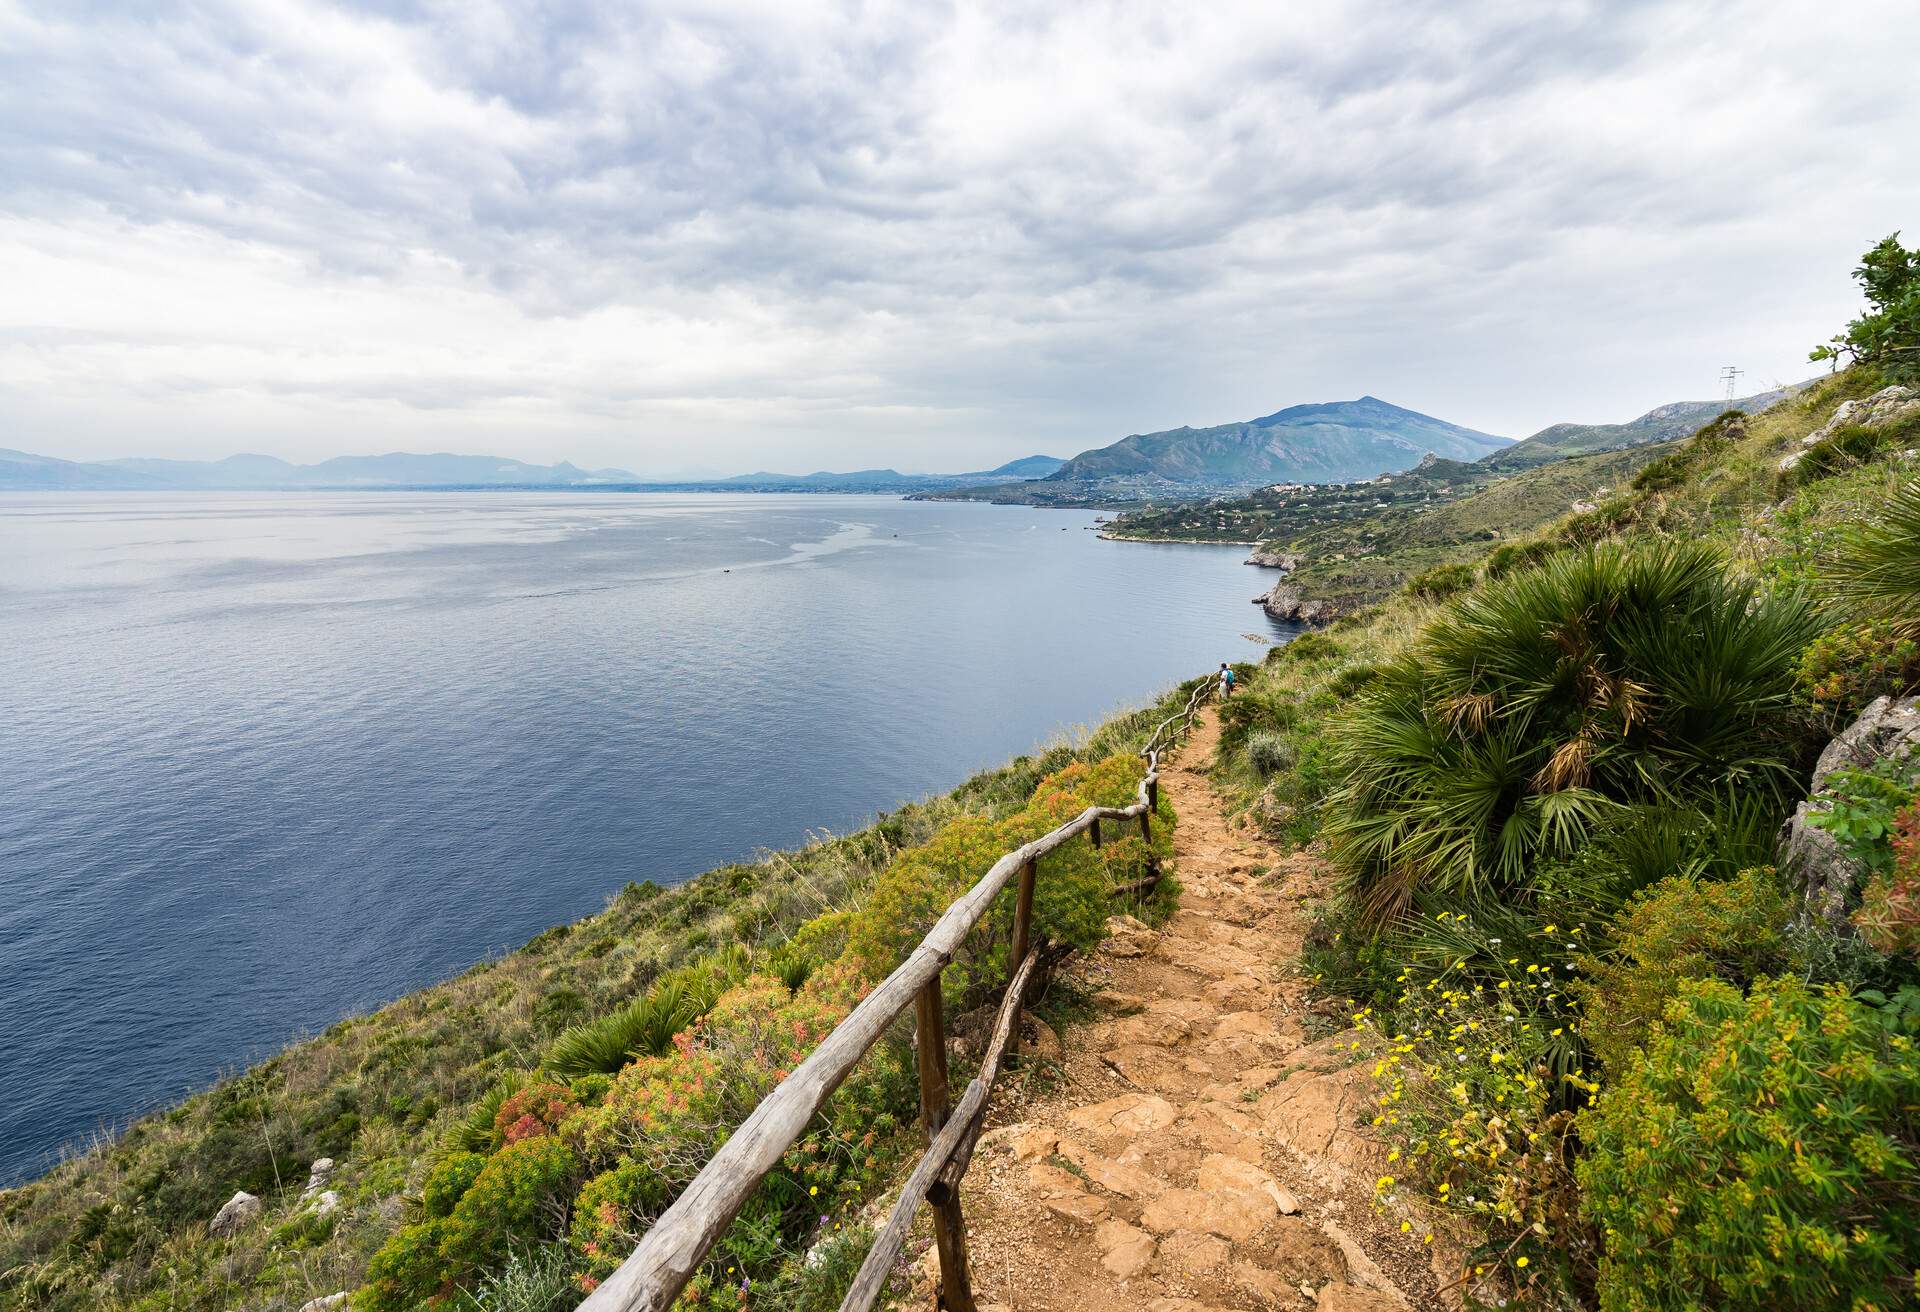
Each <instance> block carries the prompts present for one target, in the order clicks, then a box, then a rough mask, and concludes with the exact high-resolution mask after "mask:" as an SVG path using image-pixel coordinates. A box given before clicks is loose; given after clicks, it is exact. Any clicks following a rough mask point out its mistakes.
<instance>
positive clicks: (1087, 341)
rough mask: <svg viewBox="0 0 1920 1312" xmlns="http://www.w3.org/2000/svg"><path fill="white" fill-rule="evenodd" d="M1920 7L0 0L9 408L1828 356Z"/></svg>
mask: <svg viewBox="0 0 1920 1312" xmlns="http://www.w3.org/2000/svg"><path fill="white" fill-rule="evenodd" d="M1916 48H1920V9H1916V8H1915V6H1914V5H1913V4H1912V3H1911V2H1910V0H1857V2H1856V3H1852V4H1849V5H1847V6H1845V11H1844V13H1843V14H1842V13H1837V14H1833V15H1826V14H1823V13H1822V12H1821V11H1818V10H1813V9H1808V8H1807V7H1805V6H1802V5H1790V4H1781V3H1777V2H1775V0H1766V2H1762V3H1753V4H1740V3H1729V4H1709V3H1699V2H1697V0H1687V2H1684V3H1670V4H1634V3H1624V2H1614V3H1591V4H1588V3H1554V2H1553V0H1520V2H1517V3H1505V4H1502V3H1482V4H1475V5H1471V6H1468V5H1456V4H1422V3H1409V2H1408V0H1378V2H1357V3H1328V4H1311V5H1307V4H1273V3H1270V0H1262V2H1260V3H1251V4H1239V3H1232V2H1230V0H1216V2H1215V3H1211V4H1208V5H1204V6H1194V5H1170V4H1132V3H1108V4H1058V5H1055V4H1041V5H1035V4H1030V3H1010V4H1004V5H1002V4H958V5H946V4H926V3H921V4H890V3H855V4H813V3H809V2H808V0H742V2H739V3H730V2H727V0H722V2H720V3H703V4H682V3H678V0H660V2H658V3H650V4H647V5H644V6H640V5H625V4H614V3H607V2H605V0H598V2H581V3H575V2H574V0H511V2H507V0H449V2H447V3H440V2H438V0H389V2H387V3H378V2H369V3H358V4H352V3H323V2H321V0H236V2H234V3H226V2H225V0H194V2H193V3H169V2H168V0H144V2H143V3H140V4H126V3H122V4H112V3H89V2H88V0H50V2H49V3H38V2H23V0H0V446H12V447H18V448H23V449H26V450H31V451H37V452H40V453H43V454H48V455H55V456H63V457H66V458H69V459H100V458H108V457H116V456H135V455H172V456H182V457H203V458H204V457H218V456H223V455H227V454H230V453H232V452H235V451H258V452H266V453H270V454H275V455H280V456H284V457H286V458H288V459H294V460H315V459H321V458H325V457H327V456H332V455H339V454H360V453H374V452H381V451H391V450H453V451H464V452H484V453H487V454H495V455H503V456H511V457H518V458H521V459H526V460H533V461H538V462H550V461H557V460H560V459H570V460H572V461H573V462H574V463H576V464H580V465H585V466H589V467H594V466H616V467H620V468H624V469H628V470H632V471H635V472H637V473H639V474H641V475H643V476H677V475H685V474H714V473H733V472H740V471H743V470H749V469H776V470H784V471H794V472H799V471H806V470H812V469H823V468H833V469H850V468H861V467H870V466H892V467H895V468H898V469H902V470H916V471H959V470H966V469H978V468H984V467H987V466H990V465H993V464H997V463H999V462H1000V461H1003V460H1007V459H1011V458H1014V457H1017V456H1023V455H1028V454H1032V453H1035V452H1045V453H1048V454H1053V455H1061V456H1066V455H1071V454H1073V453H1074V452H1076V451H1080V450H1084V449H1087V448H1090V447H1095V446H1101V445H1104V444H1106V443H1108V442H1110V441H1113V440H1115V439H1117V438H1119V437H1122V436H1124V435H1126V434H1128V433H1133V432H1148V431H1154V430H1158V429H1163V428H1169V427H1174V426H1177V425H1180V424H1183V423H1191V424H1194V425H1206V424H1216V423H1224V422H1229V421H1232V420H1236V419H1244V418H1250V417H1252V416H1255V415H1260V414H1265V413H1268V412H1271V411H1273V410H1277V409H1280V408H1282V407H1284V406H1288V405H1294V404H1300V403H1303V402H1309V401H1327V400H1339V399H1345V398H1350V397H1354V396H1359V395H1361V394H1372V395H1375V396H1379V397H1383V398H1385V399H1386V400H1389V401H1392V402H1395V403H1396V404H1400V405H1405V406H1408V407H1410V408H1413V409H1417V410H1421V411H1425V412H1426V413H1429V414H1433V415H1436V416H1438V417H1440V418H1443V419H1447V420H1450V421H1452V422H1455V423H1460V424H1465V425H1468V426H1470V427H1474V428H1479V429H1482V430H1485V431H1488V432H1493V433H1498V434H1502V435H1507V436H1524V435H1526V434H1527V433H1531V432H1534V431H1536V430H1538V429H1540V428H1542V427H1544V426H1546V425H1548V424H1550V423H1554V422H1559V421H1569V420H1570V421H1582V422H1604V421H1618V420H1624V419H1627V418H1630V417H1632V416H1634V415H1636V414H1638V413H1641V412H1642V411H1645V410H1647V409H1649V408H1650V407H1652V406H1655V405H1658V404H1662V403H1664V402H1668V401H1675V400H1683V399H1701V398H1706V397H1712V396H1715V395H1717V394H1719V387H1720V384H1719V382H1718V374H1719V371H1720V369H1721V367H1722V366H1724V365H1729V364H1732V365H1736V366H1738V367H1740V368H1742V369H1744V370H1745V374H1744V376H1743V377H1742V379H1741V384H1742V387H1741V390H1742V391H1743V392H1744V391H1749V390H1759V389H1760V388H1761V387H1763V386H1767V385H1771V384H1773V383H1776V382H1785V381H1792V380H1796V379H1799V378H1804V377H1807V376H1809V375H1811V374H1812V373H1814V372H1816V366H1812V365H1810V364H1808V363H1807V361H1806V353H1807V351H1808V349H1809V348H1810V347H1811V346H1812V345H1813V344H1814V343H1816V342H1818V341H1820V340H1823V339H1824V338H1826V337H1827V336H1829V335H1830V334H1831V333H1833V332H1834V331H1836V330H1837V329H1838V328H1839V327H1840V326H1841V325H1842V324H1843V323H1844V322H1845V321H1846V319H1848V318H1849V317H1851V315H1852V314H1854V313H1856V312H1857V310H1858V306H1859V301H1858V294H1857V289H1856V288H1855V286H1854V284H1853V283H1852V281H1851V280H1850V278H1849V276H1848V275H1849V271H1850V270H1851V268H1852V267H1853V265H1854V264H1855V263H1856V262H1857V260H1858V257H1859V255H1860V253H1861V252H1862V251H1863V250H1865V249H1866V247H1868V246H1869V245H1871V244H1872V243H1873V242H1874V241H1876V240H1878V239H1879V238H1880V237H1883V236H1885V235H1886V234H1887V233H1888V232H1891V231H1893V230H1895V229H1900V228H1904V229H1906V230H1907V232H1908V235H1909V238H1910V239H1911V238H1912V237H1913V236H1917V235H1920V167H1916V156H1915V150H1916V146H1915V143H1916V141H1920V77H1916V76H1915V75H1914V71H1913V59H1912V57H1913V52H1914V50H1915V49H1916Z"/></svg>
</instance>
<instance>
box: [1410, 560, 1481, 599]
mask: <svg viewBox="0 0 1920 1312" xmlns="http://www.w3.org/2000/svg"><path fill="white" fill-rule="evenodd" d="M1472 586H1473V566H1471V565H1462V564H1454V565H1435V566H1434V567H1433V568H1432V569H1429V570H1423V571H1421V572H1420V573H1418V574H1415V575H1414V576H1413V577H1412V578H1410V579H1408V580H1407V591H1408V592H1410V593H1412V594H1413V595H1414V596H1416V597H1419V598H1421V599H1422V600H1424V601H1439V600H1441V599H1443V598H1446V597H1451V596H1452V595H1453V594H1454V593H1456V592H1465V591H1466V590H1467V589H1468V588H1470V587H1472Z"/></svg>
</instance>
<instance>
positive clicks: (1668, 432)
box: [1482, 383, 1811, 472]
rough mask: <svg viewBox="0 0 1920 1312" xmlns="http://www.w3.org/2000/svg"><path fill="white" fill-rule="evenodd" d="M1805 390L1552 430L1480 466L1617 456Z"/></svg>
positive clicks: (1673, 406) (1504, 467) (1682, 405)
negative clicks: (1719, 416) (1722, 414)
mask: <svg viewBox="0 0 1920 1312" xmlns="http://www.w3.org/2000/svg"><path fill="white" fill-rule="evenodd" d="M1810 385H1811V384H1809V383H1795V384H1793V385H1792V386H1789V387H1776V388H1774V389H1773V390H1771V391H1767V392H1756V393H1754V394H1753V395H1752V396H1743V397H1741V398H1739V399H1738V400H1735V401H1674V402H1670V403H1669V404H1667V405H1661V406H1655V407H1654V408H1653V409H1651V410H1649V411H1647V412H1646V413H1645V414H1643V415H1641V416H1640V417H1639V418H1637V419H1629V420H1628V421H1627V422H1626V423H1624V424H1552V425H1549V426H1548V427H1546V428H1543V429H1541V430H1540V431H1539V432H1537V433H1535V434H1533V435H1532V436H1531V437H1525V438H1522V439H1521V440H1520V441H1518V442H1515V443H1514V444H1513V445H1512V446H1510V447H1508V448H1506V449H1505V450H1503V451H1496V452H1494V453H1493V454H1492V455H1489V456H1487V457H1486V458H1485V459H1484V460H1483V461H1482V463H1483V464H1485V465H1486V466H1487V467H1488V468H1489V469H1496V470H1500V471H1503V472H1505V471H1510V470H1518V469H1526V468H1529V467H1531V466H1533V465H1538V464H1544V463H1546V462H1547V461H1549V460H1558V459H1559V458H1561V457H1562V456H1578V455H1588V454H1591V453H1592V452H1595V451H1617V450H1619V449H1620V448H1622V447H1628V446H1639V445H1641V444H1643V443H1647V442H1666V441H1671V440H1672V439H1673V438H1676V437H1685V436H1687V434H1689V433H1691V432H1693V431H1694V430H1695V429H1696V428H1699V427H1700V426H1701V425H1702V424H1704V423H1706V422H1707V421H1708V420H1710V419H1712V418H1713V417H1714V416H1715V415H1717V414H1719V413H1720V412H1721V411H1722V410H1740V411H1744V412H1745V413H1747V414H1758V413H1760V411H1762V410H1765V409H1767V408H1768V407H1770V406H1772V405H1773V404H1775V403H1776V402H1778V401H1781V400H1784V399H1785V398H1787V397H1789V396H1792V395H1793V394H1794V393H1795V392H1798V391H1801V390H1802V389H1804V388H1806V387H1808V386H1810Z"/></svg>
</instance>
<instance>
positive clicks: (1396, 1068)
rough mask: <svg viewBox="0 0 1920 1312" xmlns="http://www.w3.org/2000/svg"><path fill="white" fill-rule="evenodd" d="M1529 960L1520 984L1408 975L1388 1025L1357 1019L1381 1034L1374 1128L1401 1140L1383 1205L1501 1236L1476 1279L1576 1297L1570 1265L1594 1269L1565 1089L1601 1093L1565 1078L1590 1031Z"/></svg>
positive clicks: (1382, 1186) (1521, 967)
mask: <svg viewBox="0 0 1920 1312" xmlns="http://www.w3.org/2000/svg"><path fill="white" fill-rule="evenodd" d="M1443 914H1444V913H1443ZM1553 928H1554V929H1555V930H1556V931H1557V929H1558V927H1557V926H1555V927H1553ZM1529 955H1531V954H1527V953H1521V954H1519V955H1516V956H1515V957H1514V958H1513V959H1512V961H1511V963H1510V964H1511V965H1512V966H1513V967H1515V969H1514V970H1513V972H1512V974H1513V976H1515V977H1517V979H1516V978H1507V979H1500V980H1497V981H1493V982H1485V981H1479V982H1476V981H1474V980H1471V979H1468V978H1466V976H1465V975H1464V972H1462V971H1460V970H1459V969H1458V968H1456V967H1451V966H1449V967H1445V968H1442V969H1440V970H1438V971H1434V972H1431V973H1428V974H1427V975H1426V976H1425V977H1424V978H1421V977H1416V975H1415V973H1414V971H1413V970H1412V969H1411V968H1409V969H1408V970H1407V971H1404V972H1402V974H1401V976H1400V982H1401V984H1402V986H1403V988H1402V992H1401V994H1400V995H1399V998H1398V1000H1397V1005H1396V1006H1395V1008H1394V1011H1393V1016H1392V1019H1391V1020H1390V1021H1386V1022H1382V1021H1381V1020H1379V1019H1377V1018H1376V1017H1375V1014H1374V1012H1373V1010H1372V1009H1371V1008H1365V1009H1362V1010H1361V1011H1359V1012H1357V1013H1355V1015H1354V1026H1355V1028H1356V1030H1360V1031H1373V1032H1374V1033H1376V1034H1377V1035H1378V1039H1379V1042H1378V1043H1377V1045H1376V1046H1377V1048H1378V1050H1379V1057H1378V1059H1377V1060H1376V1062H1375V1064H1374V1067H1373V1076H1374V1079H1375V1082H1376V1085H1377V1087H1378V1088H1379V1091H1380V1092H1379V1097H1378V1100H1377V1103H1376V1105H1375V1108H1374V1117H1373V1124H1374V1125H1375V1126H1376V1127H1377V1128H1378V1129H1379V1130H1380V1131H1381V1133H1382V1134H1383V1135H1384V1136H1385V1137H1386V1138H1387V1139H1388V1140H1389V1141H1390V1142H1393V1143H1395V1144H1397V1145H1398V1146H1396V1147H1394V1148H1393V1149H1392V1150H1391V1151H1390V1152H1389V1154H1388V1163H1389V1171H1390V1172H1392V1173H1390V1174H1387V1175H1384V1176H1381V1177H1380V1179H1379V1180H1378V1181H1376V1192H1377V1194H1378V1196H1379V1198H1380V1201H1381V1202H1382V1204H1386V1203H1389V1202H1392V1201H1395V1200H1396V1199H1397V1196H1398V1194H1399V1192H1400V1191H1401V1190H1403V1189H1412V1190H1417V1191H1418V1192H1420V1193H1421V1194H1422V1195H1423V1196H1424V1197H1425V1198H1426V1199H1427V1200H1428V1202H1429V1203H1432V1204H1437V1205H1439V1206H1441V1207H1445V1208H1449V1209H1452V1210H1456V1211H1460V1212H1463V1213H1466V1214H1469V1215H1471V1216H1472V1217H1474V1219H1475V1222H1476V1224H1477V1226H1478V1227H1479V1228H1481V1229H1482V1230H1484V1231H1486V1232H1487V1233H1488V1234H1489V1236H1490V1238H1491V1241H1492V1242H1490V1243H1489V1245H1488V1246H1487V1247H1486V1248H1485V1250H1484V1252H1483V1254H1482V1255H1481V1257H1480V1258H1478V1259H1476V1265H1477V1266H1478V1267H1479V1270H1478V1271H1477V1272H1475V1273H1474V1274H1485V1273H1486V1271H1487V1268H1488V1267H1489V1266H1493V1265H1498V1266H1501V1267H1503V1268H1504V1274H1505V1275H1506V1276H1507V1277H1508V1278H1509V1279H1510V1280H1511V1281H1512V1282H1513V1284H1514V1285H1515V1286H1516V1287H1517V1288H1518V1289H1519V1290H1520V1291H1521V1293H1523V1294H1530V1293H1532V1292H1535V1291H1544V1290H1548V1289H1552V1290H1559V1289H1562V1288H1565V1287H1566V1286H1567V1285H1568V1284H1570V1283H1571V1282H1572V1280H1573V1278H1574V1277H1573V1273H1572V1271H1571V1270H1570V1268H1571V1267H1582V1268H1584V1267H1590V1266H1591V1263H1592V1254H1591V1244H1590V1241H1589V1240H1588V1238H1587V1236H1586V1233H1585V1231H1584V1229H1583V1228H1582V1226H1581V1224H1580V1222H1579V1219H1578V1207H1577V1201H1576V1196H1575V1192H1574V1184H1573V1175H1572V1157H1571V1147H1572V1145H1571V1143H1570V1137H1571V1136H1570V1130H1571V1128H1572V1116H1571V1114H1570V1113H1569V1112H1568V1111H1566V1110H1565V1109H1564V1108H1565V1104H1566V1102H1567V1087H1569V1086H1570V1087H1572V1088H1575V1089H1577V1090H1579V1091H1591V1090H1594V1089H1597V1088H1598V1087H1599V1086H1598V1085H1597V1084H1595V1083H1592V1082H1590V1081H1588V1080H1586V1079H1585V1078H1583V1077H1582V1076H1581V1075H1580V1074H1579V1073H1578V1072H1577V1070H1567V1069H1565V1065H1564V1061H1563V1059H1562V1057H1561V1055H1560V1054H1561V1052H1562V1051H1563V1050H1566V1049H1567V1047H1568V1044H1567V1042H1565V1041H1566V1040H1567V1036H1568V1035H1569V1034H1572V1033H1576V1032H1577V1031H1578V1028H1579V1027H1578V1023H1577V1021H1576V1020H1575V1019H1574V1017H1573V1016H1572V1014H1571V1007H1570V1005H1569V1003H1568V999H1567V998H1566V996H1565V994H1564V993H1563V992H1562V990H1561V989H1560V987H1558V986H1557V984H1556V983H1555V981H1554V980H1553V979H1552V975H1551V972H1550V970H1543V969H1541V963H1539V962H1538V961H1532V960H1527V959H1526V957H1527V956H1529ZM1426 1238H1428V1239H1429V1240H1430V1239H1431V1236H1430V1235H1429V1236H1426Z"/></svg>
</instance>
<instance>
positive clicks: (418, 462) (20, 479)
mask: <svg viewBox="0 0 1920 1312" xmlns="http://www.w3.org/2000/svg"><path fill="white" fill-rule="evenodd" d="M1062 463H1063V462H1062V461H1060V460H1058V459H1056V458H1055V457H1053V456H1026V457H1024V458H1023V459H1020V460H1014V461H1010V462H1009V463H1007V464H1005V465H1002V466H1000V467H999V468H998V469H990V470H983V471H978V472H974V473H966V474H902V473H900V472H899V471H897V470H893V469H863V470H856V471H854V472H852V473H847V474H836V473H829V472H824V471H823V472H820V473H814V474H772V473H758V474H741V475H739V476H737V477H734V478H722V479H710V480H701V481H687V482H677V483H649V482H646V481H644V480H643V479H641V478H640V476H639V475H637V474H632V473H629V472H628V471H626V470H624V469H581V468H579V467H578V466H576V465H572V464H569V463H568V462H566V461H564V460H563V461H561V462H560V463H559V464H557V465H530V464H527V463H525V462H524V461H520V460H508V459H504V458H502V457H499V456H463V455H451V454H448V453H446V452H439V453H436V454H433V455H416V454H412V453H409V452H403V451H396V452H392V453H390V454H388V455H383V456H335V457H334V458H333V459H331V460H322V461H320V462H319V463H318V464H312V465H296V464H291V463H289V462H288V461H285V460H281V459H279V458H278V457H276V456H262V455H236V456H228V457H227V458H226V459H224V460H161V459H151V458H141V459H129V460H104V461H99V462H96V463H82V462H79V461H73V460H60V459H56V458H55V457H52V456H37V455H32V454H30V453H28V452H25V451H9V450H5V449H0V491H15V492H18V491H55V490H63V489H64V490H68V491H88V490H102V491H106V490H115V491H164V490H168V489H173V490H203V491H265V490H287V489H295V490H297V489H302V488H311V489H343V488H344V489H354V488H482V487H499V488H508V487H512V488H585V489H599V490H607V491H612V490H622V491H648V490H664V491H726V492H781V491H790V492H897V493H906V492H925V491H934V490H938V489H942V488H953V487H960V486H964V485H968V484H979V483H989V484H991V483H1005V482H1010V481H1014V480H1019V479H1026V478H1037V477H1041V476H1043V475H1046V474H1050V473H1052V472H1053V471H1054V470H1056V469H1058V468H1059V467H1060V465H1061V464H1062Z"/></svg>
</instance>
